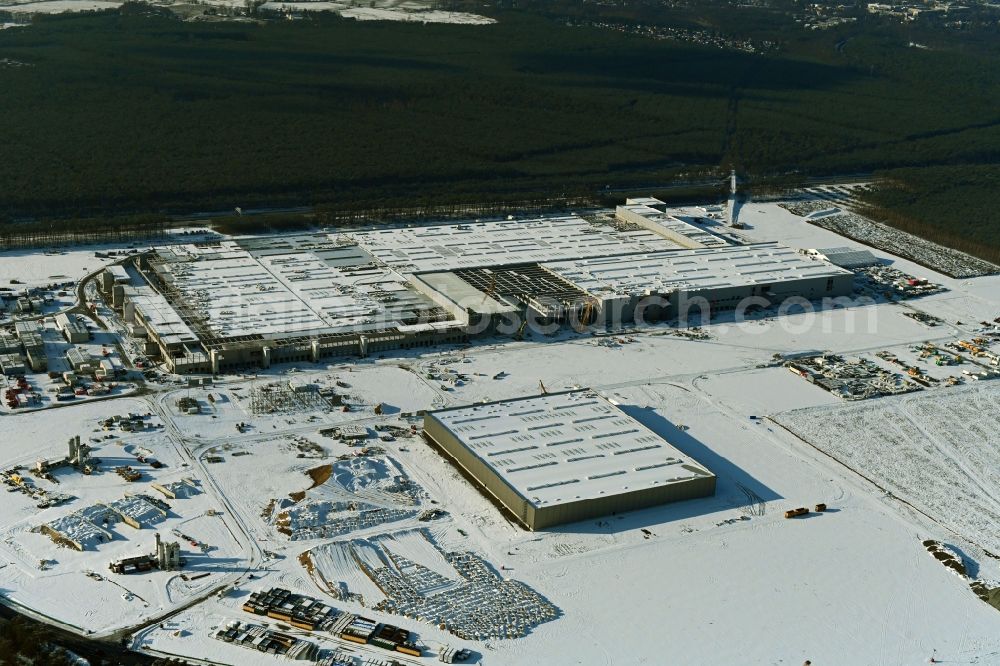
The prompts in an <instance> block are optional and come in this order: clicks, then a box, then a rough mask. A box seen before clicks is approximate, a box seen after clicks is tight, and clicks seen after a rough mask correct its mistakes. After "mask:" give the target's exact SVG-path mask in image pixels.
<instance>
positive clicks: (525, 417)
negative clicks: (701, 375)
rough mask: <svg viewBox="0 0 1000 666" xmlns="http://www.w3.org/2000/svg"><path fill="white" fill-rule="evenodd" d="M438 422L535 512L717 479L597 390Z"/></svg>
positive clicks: (496, 406) (503, 404)
mask: <svg viewBox="0 0 1000 666" xmlns="http://www.w3.org/2000/svg"><path fill="white" fill-rule="evenodd" d="M430 415H431V416H432V417H433V418H434V419H436V420H437V421H438V423H440V424H441V425H442V426H443V427H445V428H446V429H447V430H448V431H449V432H450V433H451V434H452V435H454V436H455V437H456V438H457V439H458V440H459V441H460V442H461V443H462V445H463V446H465V447H466V448H467V449H468V450H469V451H470V452H471V453H473V454H474V455H475V456H476V457H478V458H479V459H480V460H481V461H482V462H483V463H485V464H486V465H487V466H488V467H490V468H491V469H492V470H493V471H494V472H495V473H496V474H497V475H498V476H499V477H500V478H501V479H503V480H504V481H505V482H506V483H507V484H508V485H509V486H510V487H511V488H513V489H514V490H515V491H516V492H517V493H518V494H519V495H521V496H522V497H524V498H525V499H526V500H527V501H528V502H530V503H531V504H532V505H533V506H535V507H545V506H552V505H558V504H566V503H570V502H576V501H578V500H585V499H593V498H597V497H607V496H611V495H616V494H622V493H628V492H634V491H637V490H643V489H646V488H650V487H654V486H660V485H666V484H672V483H681V482H685V481H689V480H691V479H695V478H702V477H706V476H712V473H711V472H709V471H707V470H706V469H705V468H704V467H702V466H701V465H700V464H698V463H697V462H695V461H694V460H692V459H690V458H688V457H687V456H685V455H684V454H682V453H681V452H680V451H678V450H677V449H675V448H674V447H673V446H671V445H670V444H669V443H668V442H667V441H666V440H664V439H663V438H662V437H660V436H659V435H657V434H656V433H654V432H653V431H652V430H650V429H648V428H647V427H646V426H644V425H642V424H641V423H639V422H638V421H636V420H635V419H633V418H632V417H631V416H629V415H628V414H626V413H625V412H623V411H621V410H620V409H619V408H618V407H616V406H615V405H614V404H612V403H611V402H610V401H608V400H607V399H606V398H604V397H603V396H601V395H599V394H597V393H595V392H594V391H591V390H574V391H564V392H560V393H548V394H545V395H540V396H533V397H529V398H515V399H513V400H505V401H500V402H493V403H487V404H478V405H473V406H470V407H458V408H453V409H445V410H441V411H437V412H432V413H431V414H430Z"/></svg>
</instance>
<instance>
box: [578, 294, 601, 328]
mask: <svg viewBox="0 0 1000 666" xmlns="http://www.w3.org/2000/svg"><path fill="white" fill-rule="evenodd" d="M599 305H600V302H599V301H598V300H597V299H596V298H594V297H593V296H592V297H590V298H588V299H587V301H586V302H584V304H583V308H581V310H580V325H581V326H590V325H591V324H592V323H593V322H594V320H595V319H597V316H596V315H597V308H598V306H599Z"/></svg>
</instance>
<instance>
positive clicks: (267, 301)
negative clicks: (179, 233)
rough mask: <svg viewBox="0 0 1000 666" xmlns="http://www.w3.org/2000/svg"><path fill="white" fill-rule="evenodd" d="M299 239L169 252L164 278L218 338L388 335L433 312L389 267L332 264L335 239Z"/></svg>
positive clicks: (165, 252)
mask: <svg viewBox="0 0 1000 666" xmlns="http://www.w3.org/2000/svg"><path fill="white" fill-rule="evenodd" d="M303 239H306V240H308V242H304V240H303ZM298 240H299V241H303V242H298V243H297V244H296V245H294V246H292V245H283V244H282V241H281V240H280V239H279V240H276V241H274V243H273V244H271V245H269V244H268V243H267V242H266V241H261V242H260V243H259V247H256V248H255V251H251V250H249V249H247V248H245V247H243V246H242V245H240V244H239V243H236V242H234V241H224V242H222V243H214V244H211V245H184V246H173V247H171V248H169V249H167V248H165V249H163V250H161V257H163V258H164V259H165V261H164V263H163V264H162V268H161V269H160V270H161V275H162V277H164V278H165V280H166V281H168V282H169V283H170V285H171V286H172V287H173V288H174V289H176V290H177V291H178V292H179V293H180V294H182V295H183V298H184V302H185V304H186V305H187V306H189V307H191V308H192V309H193V310H195V311H196V312H198V314H199V315H200V316H201V317H202V318H203V319H204V320H205V321H206V322H207V323H206V327H207V328H208V329H209V330H210V331H211V332H212V333H213V334H214V335H215V336H217V337H219V338H232V337H239V336H249V335H260V336H263V337H264V338H265V339H279V338H282V337H298V336H314V335H324V334H332V333H351V332H364V331H377V330H384V329H387V328H391V327H394V326H398V325H400V324H401V323H402V321H405V320H409V319H411V318H415V317H416V313H417V312H420V311H426V310H429V309H432V308H433V307H434V304H433V303H432V302H431V301H430V300H429V299H427V298H426V297H424V296H422V295H420V294H418V293H416V292H415V291H413V290H411V289H409V288H408V287H407V283H406V279H405V278H404V277H403V276H401V275H400V274H398V273H396V272H394V271H392V270H390V269H386V268H384V267H376V266H371V265H365V264H364V263H363V260H362V262H356V265H352V264H346V265H337V264H336V263H335V262H330V261H328V260H327V259H326V258H325V256H324V254H325V253H328V252H331V251H334V250H335V249H336V248H338V247H343V246H344V244H343V243H338V242H336V240H335V239H331V238H330V237H328V236H326V235H315V236H309V237H299V238H298ZM448 323H449V325H455V324H457V323H458V322H456V321H454V320H451V321H449V322H448Z"/></svg>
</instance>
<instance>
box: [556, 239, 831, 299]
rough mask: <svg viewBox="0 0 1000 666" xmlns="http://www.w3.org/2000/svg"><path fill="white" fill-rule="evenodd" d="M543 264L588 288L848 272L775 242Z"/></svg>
mask: <svg viewBox="0 0 1000 666" xmlns="http://www.w3.org/2000/svg"><path fill="white" fill-rule="evenodd" d="M542 266H543V267H544V268H546V269H548V270H550V271H552V272H553V273H556V274H557V275H559V276H560V277H562V278H564V279H566V280H569V281H570V282H572V283H573V284H575V285H577V286H578V287H580V288H581V289H584V290H586V291H588V292H590V293H591V294H601V293H602V292H603V293H606V294H643V293H647V292H648V291H650V290H652V291H655V292H658V293H667V292H670V291H675V290H696V289H713V288H724V287H733V286H744V285H753V284H774V283H776V282H786V281H790V280H800V279H805V278H819V277H834V276H839V275H850V273H848V271H845V270H843V269H841V268H837V267H836V266H833V265H831V264H828V263H826V262H824V261H819V260H816V259H810V258H809V257H805V256H803V255H801V254H799V253H798V252H796V251H795V250H793V249H791V248H788V247H784V246H781V245H778V244H777V243H755V244H753V245H741V246H727V247H724V248H706V249H699V250H674V251H670V252H651V253H647V254H633V255H621V256H614V257H597V258H593V259H580V260H578V261H561V262H551V263H546V264H542Z"/></svg>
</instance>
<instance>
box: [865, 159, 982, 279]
mask: <svg viewBox="0 0 1000 666" xmlns="http://www.w3.org/2000/svg"><path fill="white" fill-rule="evenodd" d="M876 175H877V180H876V184H875V187H874V188H873V189H872V190H871V191H870V192H867V193H865V195H864V197H865V200H866V203H867V204H868V205H869V206H870V208H869V210H868V211H866V212H867V214H868V215H870V216H871V217H873V218H875V219H878V220H881V221H884V222H887V223H888V224H891V225H892V226H894V227H897V228H899V229H903V230H904V231H909V232H910V233H913V234H916V235H918V236H921V237H923V238H927V239H929V240H932V241H936V242H938V243H941V244H943V245H947V246H949V247H953V248H955V249H957V250H962V251H963V252H968V253H969V254H972V255H975V256H977V257H980V258H982V259H986V260H987V261H992V262H994V263H997V264H1000V218H998V216H997V201H996V199H997V193H998V192H1000V164H993V165H972V166H970V165H962V166H948V167H931V168H922V169H914V168H911V169H894V170H890V171H884V172H879V173H878V174H876Z"/></svg>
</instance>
